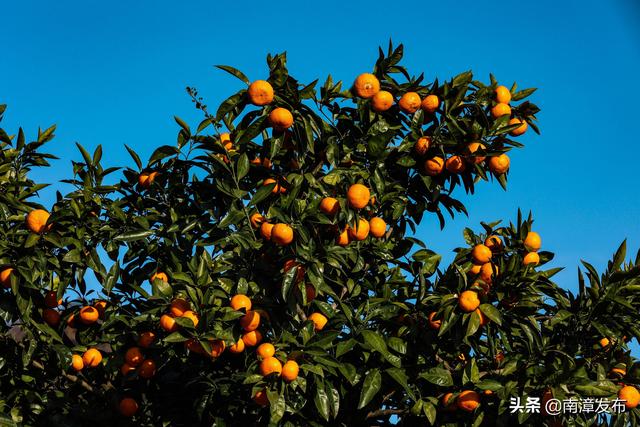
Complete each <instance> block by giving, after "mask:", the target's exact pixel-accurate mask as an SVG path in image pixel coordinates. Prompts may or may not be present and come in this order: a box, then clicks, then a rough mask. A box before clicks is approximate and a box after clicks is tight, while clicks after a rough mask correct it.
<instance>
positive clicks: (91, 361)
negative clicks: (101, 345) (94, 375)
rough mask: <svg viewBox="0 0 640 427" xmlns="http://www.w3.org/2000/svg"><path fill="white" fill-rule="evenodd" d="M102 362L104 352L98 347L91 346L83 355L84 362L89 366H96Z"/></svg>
mask: <svg viewBox="0 0 640 427" xmlns="http://www.w3.org/2000/svg"><path fill="white" fill-rule="evenodd" d="M100 362H102V353H100V350H98V349H97V348H90V349H88V350H87V351H85V352H84V354H83V355H82V363H84V366H86V367H87V368H95V367H96V366H98V365H99V364H100Z"/></svg>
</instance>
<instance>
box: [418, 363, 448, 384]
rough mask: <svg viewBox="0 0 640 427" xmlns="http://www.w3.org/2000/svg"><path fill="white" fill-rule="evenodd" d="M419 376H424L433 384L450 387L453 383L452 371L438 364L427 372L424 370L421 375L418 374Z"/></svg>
mask: <svg viewBox="0 0 640 427" xmlns="http://www.w3.org/2000/svg"><path fill="white" fill-rule="evenodd" d="M418 377H420V378H424V379H425V380H427V381H429V382H430V383H431V384H435V385H438V386H441V387H449V386H452V385H453V378H452V377H451V372H449V371H448V370H447V369H444V368H440V367H437V366H435V367H433V368H429V369H427V371H426V372H422V373H421V374H420V375H418Z"/></svg>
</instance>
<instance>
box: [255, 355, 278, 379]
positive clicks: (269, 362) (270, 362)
mask: <svg viewBox="0 0 640 427" xmlns="http://www.w3.org/2000/svg"><path fill="white" fill-rule="evenodd" d="M274 372H277V373H278V375H280V373H281V372H282V364H281V363H280V361H279V360H278V359H276V358H275V357H273V356H270V357H265V358H264V359H262V362H260V373H261V374H262V376H264V377H266V376H267V375H271V374H273V373H274Z"/></svg>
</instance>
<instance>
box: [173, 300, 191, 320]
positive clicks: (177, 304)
mask: <svg viewBox="0 0 640 427" xmlns="http://www.w3.org/2000/svg"><path fill="white" fill-rule="evenodd" d="M190 308H191V307H190V306H189V303H188V302H187V301H186V300H185V299H184V298H175V299H174V300H173V301H171V306H169V312H170V313H171V315H172V316H174V317H181V316H182V315H183V314H184V313H185V312H186V311H188V310H189V309H190Z"/></svg>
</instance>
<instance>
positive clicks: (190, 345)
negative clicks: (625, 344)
mask: <svg viewBox="0 0 640 427" xmlns="http://www.w3.org/2000/svg"><path fill="white" fill-rule="evenodd" d="M184 347H185V348H186V349H187V350H189V351H190V352H192V353H197V354H204V347H202V344H200V341H198V340H195V339H193V338H189V339H188V340H186V341H185V342H184Z"/></svg>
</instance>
